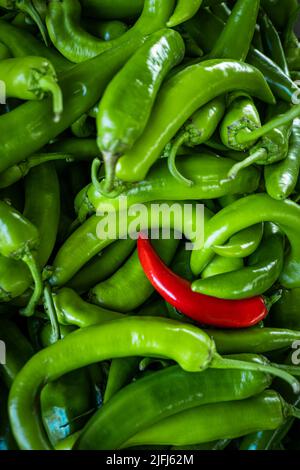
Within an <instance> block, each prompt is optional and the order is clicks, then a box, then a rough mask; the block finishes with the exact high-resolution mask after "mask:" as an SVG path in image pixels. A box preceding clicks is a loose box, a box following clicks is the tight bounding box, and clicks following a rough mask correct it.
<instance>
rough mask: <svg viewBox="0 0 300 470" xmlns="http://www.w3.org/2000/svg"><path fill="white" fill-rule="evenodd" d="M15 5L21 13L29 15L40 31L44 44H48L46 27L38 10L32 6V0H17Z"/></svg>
mask: <svg viewBox="0 0 300 470" xmlns="http://www.w3.org/2000/svg"><path fill="white" fill-rule="evenodd" d="M17 7H18V8H19V9H20V10H21V11H22V12H23V13H25V14H27V15H28V16H30V18H31V19H32V20H33V22H34V23H35V24H36V25H37V27H38V28H39V31H40V33H41V36H42V38H43V41H44V43H45V44H46V46H48V37H47V31H46V27H45V25H44V23H43V20H42V18H41V17H40V15H39V13H38V11H37V10H36V9H35V7H34V6H33V4H32V1H31V0H18V1H17Z"/></svg>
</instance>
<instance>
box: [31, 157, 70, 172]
mask: <svg viewBox="0 0 300 470" xmlns="http://www.w3.org/2000/svg"><path fill="white" fill-rule="evenodd" d="M75 157H76V155H71V154H67V153H37V154H35V155H32V156H31V157H29V158H28V160H27V161H26V162H24V164H26V169H27V171H26V174H27V173H28V171H29V170H30V169H31V168H34V167H35V166H39V165H42V164H43V163H46V162H54V161H61V160H65V161H66V162H68V163H72V162H74V161H75V159H76V158H75Z"/></svg>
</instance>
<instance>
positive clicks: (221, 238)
mask: <svg viewBox="0 0 300 470" xmlns="http://www.w3.org/2000/svg"><path fill="white" fill-rule="evenodd" d="M299 211H300V208H299V206H298V205H297V204H295V203H294V202H292V201H275V200H274V199H272V198H271V197H270V196H268V195H267V194H253V195H251V196H247V197H245V198H242V199H239V200H238V201H236V202H234V203H233V204H231V205H230V206H228V207H225V209H222V210H221V211H220V212H219V213H218V214H216V215H215V216H213V217H212V218H211V219H210V220H209V221H208V222H207V226H206V235H205V242H204V246H203V247H202V249H201V250H197V251H196V250H194V251H193V252H192V255H191V268H192V271H193V273H194V274H195V275H196V274H199V273H200V272H201V271H202V269H203V268H204V267H205V266H206V265H207V263H208V262H209V261H210V260H211V259H212V257H213V253H214V252H213V249H212V246H213V245H219V244H222V243H224V242H225V241H226V240H228V238H229V237H230V236H232V235H233V234H234V233H236V232H238V231H240V230H242V229H244V228H246V227H249V226H251V225H254V224H256V223H258V222H264V221H265V222H267V221H269V222H273V223H276V224H278V225H279V227H280V228H281V229H282V230H283V231H284V233H285V234H286V236H287V237H288V239H289V242H290V245H291V247H290V252H289V253H288V255H287V256H286V258H285V263H284V268H283V271H282V273H281V275H280V282H281V284H282V285H283V286H284V287H291V288H292V287H298V285H299V286H300V266H299V261H298V259H300V258H299V254H298V251H299V248H298V245H299V244H298V241H297V240H298V238H299V233H298V231H299V229H300V226H299V220H300V219H299Z"/></svg>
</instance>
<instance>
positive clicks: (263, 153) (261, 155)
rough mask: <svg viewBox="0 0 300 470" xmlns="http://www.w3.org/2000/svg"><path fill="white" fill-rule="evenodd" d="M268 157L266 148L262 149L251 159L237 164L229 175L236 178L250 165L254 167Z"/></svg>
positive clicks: (251, 156) (250, 157) (248, 158)
mask: <svg viewBox="0 0 300 470" xmlns="http://www.w3.org/2000/svg"><path fill="white" fill-rule="evenodd" d="M265 157H267V151H266V149H264V148H261V149H259V150H257V151H256V152H254V153H253V154H252V155H249V157H247V158H245V159H244V160H242V161H241V162H238V163H235V164H234V165H233V167H232V168H231V169H230V171H229V173H228V177H229V178H234V177H235V176H236V175H237V174H238V173H239V172H240V171H241V170H243V169H244V168H247V167H248V166H250V165H253V164H254V163H256V162H257V161H258V160H261V159H262V158H265Z"/></svg>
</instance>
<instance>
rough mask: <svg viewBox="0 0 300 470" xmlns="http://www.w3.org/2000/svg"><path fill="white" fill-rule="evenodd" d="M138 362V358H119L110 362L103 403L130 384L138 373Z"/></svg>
mask: <svg viewBox="0 0 300 470" xmlns="http://www.w3.org/2000/svg"><path fill="white" fill-rule="evenodd" d="M140 360H141V359H140V358H139V357H121V358H119V359H113V360H112V361H111V365H110V368H109V373H108V378H107V384H106V387H105V393H104V398H103V403H106V402H108V401H109V400H110V399H111V398H112V397H113V396H114V395H116V393H117V392H118V391H119V390H121V389H122V388H123V387H125V386H126V385H128V384H129V383H130V382H131V380H132V379H133V378H134V376H135V375H136V374H137V373H138V371H139V364H140Z"/></svg>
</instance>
